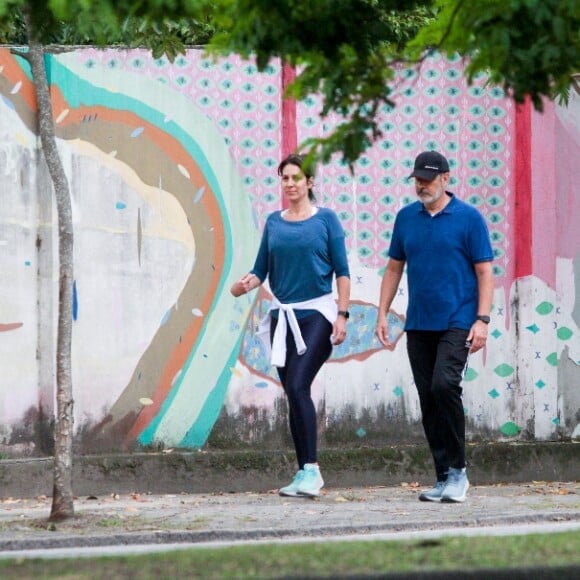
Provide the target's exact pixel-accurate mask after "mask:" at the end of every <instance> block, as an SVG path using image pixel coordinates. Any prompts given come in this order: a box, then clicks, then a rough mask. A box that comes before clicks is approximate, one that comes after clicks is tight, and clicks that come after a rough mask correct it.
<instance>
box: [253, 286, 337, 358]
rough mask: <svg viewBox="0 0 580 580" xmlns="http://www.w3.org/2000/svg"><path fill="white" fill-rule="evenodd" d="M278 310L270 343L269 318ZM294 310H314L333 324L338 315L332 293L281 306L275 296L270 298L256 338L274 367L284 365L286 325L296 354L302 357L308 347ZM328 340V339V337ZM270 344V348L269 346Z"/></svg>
mask: <svg viewBox="0 0 580 580" xmlns="http://www.w3.org/2000/svg"><path fill="white" fill-rule="evenodd" d="M276 308H278V309H279V310H280V313H279V316H278V324H277V325H276V330H275V331H274V339H273V340H272V341H270V318H271V316H272V310H274V309H276ZM295 310H316V311H318V312H320V314H322V315H323V316H324V318H326V320H328V322H330V324H334V323H335V321H336V317H337V315H338V308H337V306H336V302H335V301H334V298H333V297H332V293H330V294H324V295H323V296H319V297H318V298H312V299H311V300H304V301H303V302H292V303H291V304H282V303H281V302H280V301H279V300H278V299H277V298H276V297H275V296H273V297H272V303H271V304H270V308H269V309H268V312H266V315H265V316H264V317H263V318H262V320H261V321H260V325H259V327H258V332H257V336H258V338H259V339H260V340H261V341H262V344H263V345H264V349H265V351H266V355H267V356H269V357H270V362H271V363H272V365H274V366H275V367H283V366H285V365H286V333H287V332H288V324H289V325H290V330H291V331H292V334H293V335H294V342H295V343H296V352H297V353H298V354H299V355H302V354H304V353H305V352H306V349H307V347H308V345H307V344H306V343H305V342H304V339H303V338H302V333H301V332H300V326H298V320H297V319H296V313H295V312H294V311H295ZM329 340H330V337H329ZM270 344H271V346H270Z"/></svg>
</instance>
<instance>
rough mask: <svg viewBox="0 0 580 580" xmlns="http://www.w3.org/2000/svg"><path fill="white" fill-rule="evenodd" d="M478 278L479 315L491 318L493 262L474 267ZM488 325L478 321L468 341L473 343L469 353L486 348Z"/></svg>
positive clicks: (481, 263)
mask: <svg viewBox="0 0 580 580" xmlns="http://www.w3.org/2000/svg"><path fill="white" fill-rule="evenodd" d="M474 268H475V275H476V276H477V296H478V298H477V314H478V315H480V316H489V313H490V311H491V303H492V302H493V288H494V281H493V269H492V265H491V262H479V263H478V264H475V265H474ZM487 330H488V325H487V324H485V322H481V321H480V320H476V321H475V322H474V323H473V326H472V327H471V330H470V331H469V335H468V336H467V340H469V341H471V348H470V350H469V352H477V351H478V350H479V349H481V348H483V347H484V346H485V343H486V341H487Z"/></svg>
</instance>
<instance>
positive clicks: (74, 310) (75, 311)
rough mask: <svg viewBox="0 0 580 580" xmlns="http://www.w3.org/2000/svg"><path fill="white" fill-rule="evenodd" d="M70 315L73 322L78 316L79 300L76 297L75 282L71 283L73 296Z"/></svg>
mask: <svg viewBox="0 0 580 580" xmlns="http://www.w3.org/2000/svg"><path fill="white" fill-rule="evenodd" d="M72 315H73V320H77V318H78V316H79V298H78V295H77V281H76V280H75V281H74V282H73V296H72Z"/></svg>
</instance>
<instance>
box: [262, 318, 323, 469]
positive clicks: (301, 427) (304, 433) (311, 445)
mask: <svg viewBox="0 0 580 580" xmlns="http://www.w3.org/2000/svg"><path fill="white" fill-rule="evenodd" d="M280 315H281V316H283V314H280ZM277 322H278V321H277V320H276V319H274V318H272V321H271V326H270V329H271V332H270V335H271V336H274V331H275V329H276V324H277ZM298 326H300V331H301V332H302V338H304V342H305V343H306V352H305V353H304V354H302V355H299V354H298V353H297V352H296V343H295V342H294V335H293V334H292V331H291V330H290V327H289V326H288V332H287V334H286V365H285V366H284V367H279V368H278V369H277V370H278V376H279V377H280V381H281V383H282V386H283V387H284V391H285V393H286V396H287V398H288V409H289V422H290V432H291V433H292V440H293V441H294V447H295V449H296V459H297V460H298V467H299V469H302V468H303V467H304V464H305V463H316V462H317V449H316V442H317V433H318V426H317V422H316V409H315V407H314V402H313V401H312V397H311V395H310V388H311V386H312V382H313V381H314V377H316V374H317V373H318V371H319V370H320V368H321V367H322V365H323V364H324V363H325V361H326V360H327V359H328V357H329V356H330V354H331V352H332V344H331V342H330V335H331V334H332V325H331V324H330V322H328V320H326V318H324V316H322V314H320V313H319V312H316V313H314V314H311V315H308V316H306V317H304V318H299V319H298Z"/></svg>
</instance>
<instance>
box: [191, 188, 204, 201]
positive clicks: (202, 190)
mask: <svg viewBox="0 0 580 580" xmlns="http://www.w3.org/2000/svg"><path fill="white" fill-rule="evenodd" d="M204 193H205V186H203V187H200V188H199V190H198V191H197V193H196V194H195V198H194V199H193V203H197V202H198V201H199V200H200V199H201V198H202V196H203V194H204Z"/></svg>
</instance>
